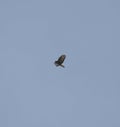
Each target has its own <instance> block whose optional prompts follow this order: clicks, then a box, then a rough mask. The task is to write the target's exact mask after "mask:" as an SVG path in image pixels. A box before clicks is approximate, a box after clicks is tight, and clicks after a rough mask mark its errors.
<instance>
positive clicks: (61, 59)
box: [54, 55, 66, 68]
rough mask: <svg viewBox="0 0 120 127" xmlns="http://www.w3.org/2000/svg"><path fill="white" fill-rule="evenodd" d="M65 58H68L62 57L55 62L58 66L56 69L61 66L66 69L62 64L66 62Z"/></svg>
mask: <svg viewBox="0 0 120 127" xmlns="http://www.w3.org/2000/svg"><path fill="white" fill-rule="evenodd" d="M65 58H66V55H61V56H60V57H59V58H58V60H57V61H55V62H54V64H55V65H56V67H58V66H61V67H63V68H64V67H65V66H64V65H63V64H62V63H63V62H64V60H65Z"/></svg>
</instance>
